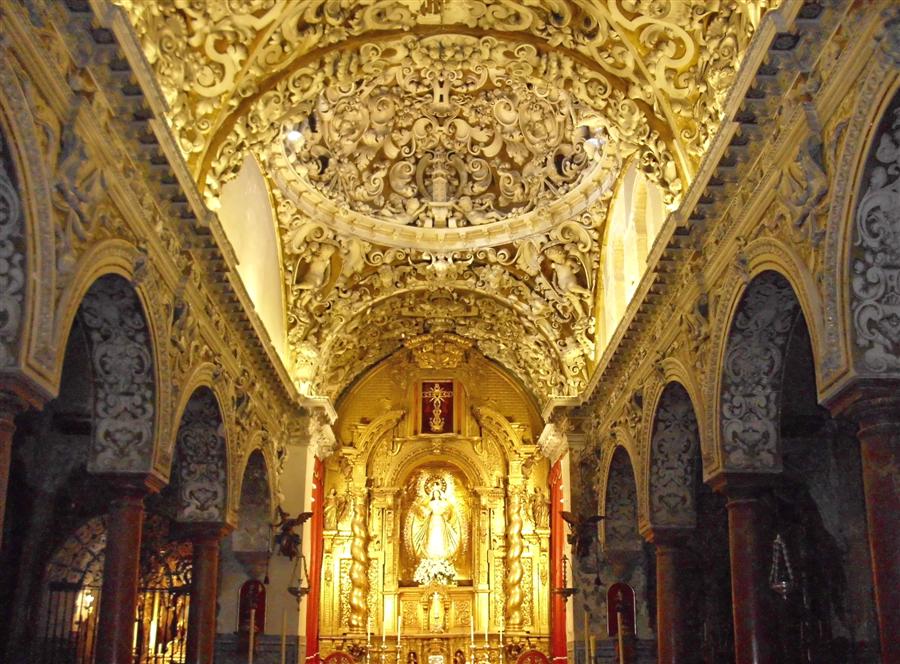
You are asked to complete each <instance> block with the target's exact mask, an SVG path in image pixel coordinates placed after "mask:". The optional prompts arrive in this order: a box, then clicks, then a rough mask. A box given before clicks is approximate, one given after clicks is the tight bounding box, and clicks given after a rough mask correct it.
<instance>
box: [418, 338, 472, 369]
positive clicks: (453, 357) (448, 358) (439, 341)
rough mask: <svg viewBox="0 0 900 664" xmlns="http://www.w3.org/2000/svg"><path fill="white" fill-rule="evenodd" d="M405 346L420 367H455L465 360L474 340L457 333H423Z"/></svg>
mask: <svg viewBox="0 0 900 664" xmlns="http://www.w3.org/2000/svg"><path fill="white" fill-rule="evenodd" d="M405 346H406V347H407V348H408V349H409V350H410V351H412V355H413V359H414V360H415V362H416V365H418V367H419V368H420V369H455V368H456V367H458V366H459V365H460V364H462V362H463V361H464V360H465V356H466V351H467V350H469V348H471V347H472V341H470V340H469V339H464V338H463V337H460V336H457V335H455V334H445V333H439V334H423V335H420V336H417V337H415V338H413V339H410V340H409V341H407V342H406V343H405Z"/></svg>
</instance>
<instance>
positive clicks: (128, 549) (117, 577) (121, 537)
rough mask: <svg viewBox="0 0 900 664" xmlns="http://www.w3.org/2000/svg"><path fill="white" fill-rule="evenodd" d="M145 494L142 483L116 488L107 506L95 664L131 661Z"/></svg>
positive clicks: (146, 490) (118, 663) (145, 488)
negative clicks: (107, 519)
mask: <svg viewBox="0 0 900 664" xmlns="http://www.w3.org/2000/svg"><path fill="white" fill-rule="evenodd" d="M147 493H148V487H147V486H146V485H144V484H143V482H141V483H135V484H128V485H125V486H118V487H117V495H116V497H115V498H114V499H113V501H112V503H111V505H110V507H109V523H108V526H107V531H106V554H105V556H106V558H105V561H104V564H103V585H102V588H101V591H100V615H99V618H98V620H97V623H98V628H97V629H98V631H97V634H98V639H97V650H96V659H95V662H96V664H122V663H123V662H130V661H131V658H132V647H133V640H134V619H135V608H136V605H137V594H138V569H139V565H140V555H141V529H142V527H143V525H144V496H146V495H147Z"/></svg>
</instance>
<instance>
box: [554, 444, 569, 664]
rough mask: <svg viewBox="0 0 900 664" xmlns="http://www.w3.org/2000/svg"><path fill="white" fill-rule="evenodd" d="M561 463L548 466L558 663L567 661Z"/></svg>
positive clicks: (555, 647) (564, 532)
mask: <svg viewBox="0 0 900 664" xmlns="http://www.w3.org/2000/svg"><path fill="white" fill-rule="evenodd" d="M562 489H563V486H562V464H561V462H560V461H557V462H556V463H554V464H553V467H552V468H550V657H551V658H552V660H553V662H555V663H557V664H559V663H561V662H563V661H567V660H568V657H569V654H568V651H567V647H566V601H565V599H564V598H563V596H562V595H561V594H560V593H558V592H556V590H557V589H558V588H562V586H563V578H562V576H563V562H562V559H563V543H564V542H565V537H566V530H565V528H566V524H565V522H564V521H563V518H562V511H563V504H562V501H563V492H562Z"/></svg>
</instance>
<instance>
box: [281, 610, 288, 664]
mask: <svg viewBox="0 0 900 664" xmlns="http://www.w3.org/2000/svg"><path fill="white" fill-rule="evenodd" d="M286 662H287V609H282V610H281V664H286Z"/></svg>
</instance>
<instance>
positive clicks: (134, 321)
mask: <svg viewBox="0 0 900 664" xmlns="http://www.w3.org/2000/svg"><path fill="white" fill-rule="evenodd" d="M79 313H80V316H81V320H82V322H83V324H84V328H85V330H86V331H87V334H88V340H89V343H90V347H91V366H92V368H93V370H94V386H95V392H94V441H93V444H94V449H93V453H92V460H91V464H90V468H91V470H92V471H94V472H128V471H131V472H134V471H138V470H144V471H146V470H147V469H149V467H150V464H151V461H152V459H153V450H154V439H153V431H154V417H155V412H156V404H155V396H156V389H155V381H154V367H153V351H152V348H151V336H150V330H149V328H148V326H147V321H146V319H145V318H144V312H143V308H142V306H141V302H140V300H138V297H137V294H136V293H135V292H134V290H133V289H132V287H131V285H130V284H129V283H128V282H127V281H125V280H124V279H122V278H121V277H117V276H112V275H108V276H104V277H101V278H100V279H98V280H97V281H96V282H95V283H94V285H93V286H91V288H90V290H88V292H87V294H86V295H85V297H84V300H83V301H82V304H81V309H80V310H79Z"/></svg>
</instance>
